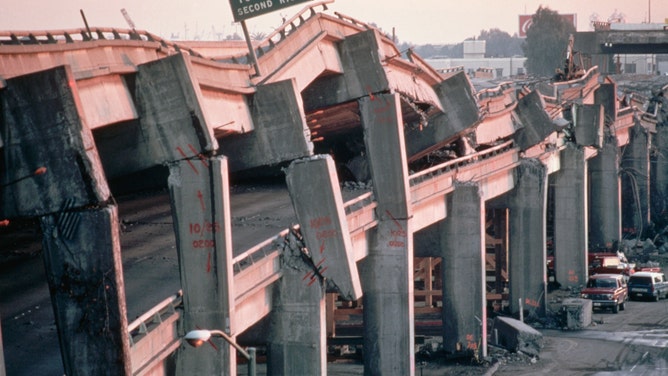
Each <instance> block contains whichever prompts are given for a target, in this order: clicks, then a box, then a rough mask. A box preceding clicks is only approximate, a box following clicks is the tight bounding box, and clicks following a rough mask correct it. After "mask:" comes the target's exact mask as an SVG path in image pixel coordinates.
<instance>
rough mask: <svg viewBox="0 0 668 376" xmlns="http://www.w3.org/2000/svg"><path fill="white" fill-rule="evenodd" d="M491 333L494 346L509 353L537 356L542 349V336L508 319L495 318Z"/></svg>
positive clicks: (517, 321) (528, 327)
mask: <svg viewBox="0 0 668 376" xmlns="http://www.w3.org/2000/svg"><path fill="white" fill-rule="evenodd" d="M492 333H493V336H494V337H493V338H494V340H493V341H494V342H495V344H496V345H498V346H501V347H503V348H505V349H507V350H509V351H515V352H523V353H525V354H528V355H538V354H539V353H540V351H541V349H542V348H543V334H541V333H540V332H539V331H537V330H536V329H534V328H532V327H530V326H529V325H527V324H525V323H523V322H522V321H519V320H515V319H513V318H510V317H496V318H495V319H494V322H493V323H492Z"/></svg>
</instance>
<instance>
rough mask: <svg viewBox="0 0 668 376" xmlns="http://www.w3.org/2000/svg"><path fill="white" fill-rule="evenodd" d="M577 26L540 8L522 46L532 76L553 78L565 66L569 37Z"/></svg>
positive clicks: (546, 9) (556, 14)
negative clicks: (558, 69)
mask: <svg viewBox="0 0 668 376" xmlns="http://www.w3.org/2000/svg"><path fill="white" fill-rule="evenodd" d="M573 33H575V26H573V24H571V23H570V22H568V21H567V20H565V19H564V18H562V17H561V16H560V15H559V13H557V12H555V11H553V10H550V9H549V8H543V7H542V6H541V7H539V8H538V10H537V11H536V14H534V15H533V20H532V24H531V27H530V28H529V30H527V36H526V40H525V41H524V44H523V45H522V48H523V49H524V56H526V58H527V60H526V69H527V72H528V73H530V74H536V75H540V76H550V77H552V76H553V75H554V73H555V70H556V69H557V68H561V67H562V66H563V65H564V59H565V57H566V54H565V52H566V49H567V48H568V37H569V36H570V35H571V34H573Z"/></svg>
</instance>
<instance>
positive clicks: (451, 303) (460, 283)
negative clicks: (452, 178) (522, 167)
mask: <svg viewBox="0 0 668 376" xmlns="http://www.w3.org/2000/svg"><path fill="white" fill-rule="evenodd" d="M447 207H448V217H447V218H446V219H445V220H444V221H443V222H441V224H440V225H439V227H440V232H441V257H443V266H442V268H441V274H442V280H443V313H442V314H443V348H444V350H445V351H446V353H450V354H457V353H459V354H462V353H469V354H474V355H477V356H487V304H486V290H485V202H484V198H483V197H482V194H481V192H480V188H479V187H478V185H477V184H475V183H462V182H456V183H455V190H454V192H452V194H450V195H448V198H447Z"/></svg>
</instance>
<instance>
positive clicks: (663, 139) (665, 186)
mask: <svg viewBox="0 0 668 376" xmlns="http://www.w3.org/2000/svg"><path fill="white" fill-rule="evenodd" d="M654 147H655V148H656V153H654V154H653V158H652V166H651V175H652V176H651V177H652V180H651V184H652V193H651V195H652V209H651V210H652V215H651V219H652V221H653V222H655V223H662V224H664V225H665V224H667V223H668V127H666V126H657V127H656V134H655V135H654Z"/></svg>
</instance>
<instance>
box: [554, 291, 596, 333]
mask: <svg viewBox="0 0 668 376" xmlns="http://www.w3.org/2000/svg"><path fill="white" fill-rule="evenodd" d="M561 314H562V323H563V325H564V328H563V329H568V330H579V329H584V328H586V327H588V326H589V325H591V322H592V301H591V300H590V299H579V298H575V299H573V298H569V299H564V301H563V303H562V305H561Z"/></svg>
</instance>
